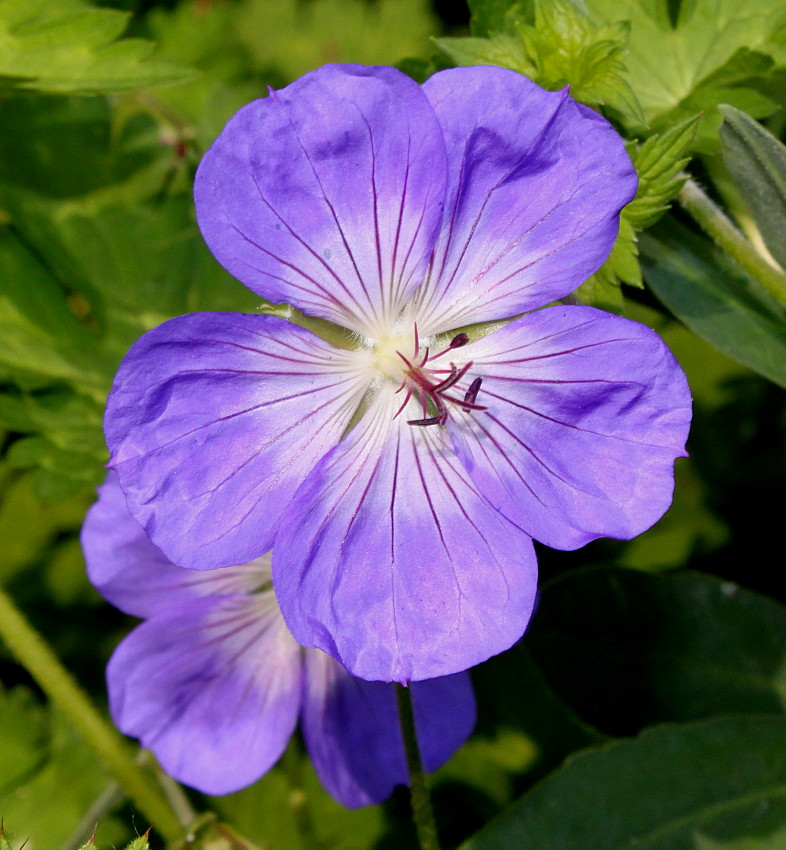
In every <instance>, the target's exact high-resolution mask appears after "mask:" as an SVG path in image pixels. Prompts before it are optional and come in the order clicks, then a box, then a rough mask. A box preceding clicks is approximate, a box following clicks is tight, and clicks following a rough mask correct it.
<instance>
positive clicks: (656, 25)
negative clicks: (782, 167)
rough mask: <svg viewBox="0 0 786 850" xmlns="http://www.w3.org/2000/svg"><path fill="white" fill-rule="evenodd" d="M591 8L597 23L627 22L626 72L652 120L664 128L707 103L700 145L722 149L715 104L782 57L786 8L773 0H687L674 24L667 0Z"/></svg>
mask: <svg viewBox="0 0 786 850" xmlns="http://www.w3.org/2000/svg"><path fill="white" fill-rule="evenodd" d="M586 8H587V11H588V14H589V16H590V18H591V19H593V20H594V21H595V22H596V23H598V24H609V23H614V22H617V21H628V22H629V24H630V27H631V29H630V40H629V44H628V48H629V50H628V53H627V54H626V56H625V65H626V67H627V71H628V73H627V75H626V79H627V81H628V83H629V84H630V85H631V87H632V88H633V90H634V91H635V93H636V95H637V97H638V100H639V102H640V104H641V107H642V110H643V112H644V115H645V117H646V119H647V121H648V122H649V123H650V125H651V126H653V127H654V128H655V129H660V128H666V127H669V126H671V125H673V124H675V123H677V122H678V121H680V120H683V119H684V118H687V117H689V116H690V115H693V114H695V113H696V112H697V111H699V110H702V109H703V110H707V115H706V116H705V118H704V121H703V122H702V126H701V128H700V131H699V133H698V135H697V138H696V143H697V144H701V146H702V147H703V148H708V149H709V148H711V147H712V144H713V142H714V146H715V149H717V140H714V138H713V133H714V130H715V128H716V126H717V121H718V120H719V117H718V113H717V111H716V110H715V106H716V105H717V104H718V103H722V102H728V91H729V89H730V88H731V87H736V86H740V87H743V88H745V82H746V81H748V80H750V79H751V78H755V77H757V76H758V75H761V74H762V73H764V72H765V64H767V63H768V62H771V61H772V59H773V58H775V59H776V60H777V61H782V58H783V57H782V54H783V48H782V46H781V45H780V44H779V43H778V41H777V39H776V35H777V34H778V32H779V30H780V29H781V28H782V27H783V24H784V21H785V20H786V10H784V8H783V7H782V6H781V5H780V4H777V3H772V2H770V0H750V2H746V3H738V2H737V0H695V2H690V3H682V4H681V5H680V7H679V15H678V18H677V23H676V26H672V24H671V21H670V17H669V4H668V2H667V0H648V2H645V0H586ZM746 92H747V94H746V95H745V97H747V98H748V99H749V100H750V99H751V98H753V97H755V98H756V100H757V105H758V109H765V110H766V109H771V108H774V107H773V104H772V102H771V101H769V100H768V99H767V98H765V97H764V95H762V94H760V93H759V92H758V91H757V90H756V87H755V86H753V87H747V88H746ZM759 117H761V116H759ZM713 125H715V126H713Z"/></svg>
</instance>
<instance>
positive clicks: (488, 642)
mask: <svg viewBox="0 0 786 850" xmlns="http://www.w3.org/2000/svg"><path fill="white" fill-rule="evenodd" d="M389 387H390V388H389ZM389 387H388V386H385V387H383V388H382V390H381V391H380V394H379V395H378V397H377V399H376V401H375V403H374V404H373V405H372V406H371V408H370V410H369V411H368V413H367V414H366V416H364V418H363V420H362V421H361V423H360V424H358V425H357V427H356V428H355V429H354V430H353V431H352V432H351V433H350V434H349V436H348V437H347V438H346V439H345V440H344V441H343V442H342V443H341V444H340V445H339V446H337V447H336V448H335V449H334V450H333V451H332V452H330V453H329V454H327V455H326V456H325V457H324V458H323V459H322V461H320V463H319V464H318V465H317V467H316V468H315V469H314V471H313V473H312V474H311V475H310V476H309V477H308V478H307V479H306V481H305V482H304V483H303V485H302V486H301V487H300V489H299V490H298V492H297V494H296V495H295V497H294V499H293V500H292V503H291V509H290V510H288V511H287V513H286V515H285V516H284V518H283V521H282V526H281V530H280V532H279V534H278V536H277V538H276V542H275V546H274V549H273V584H274V586H275V588H276V595H277V596H278V599H279V604H280V605H281V610H282V613H283V614H284V618H285V619H286V621H287V625H288V626H289V628H290V630H291V631H292V633H293V635H294V636H295V638H296V639H297V640H298V641H299V642H300V643H301V644H302V645H304V646H317V647H319V648H320V649H323V650H325V652H328V653H330V654H331V655H333V656H334V657H335V658H336V659H338V660H339V661H341V663H342V664H344V666H346V667H347V669H348V670H349V671H350V672H351V673H353V674H354V675H356V676H360V677H361V678H363V679H379V680H382V681H407V680H419V679H430V678H433V677H435V676H443V675H447V674H449V673H455V672H457V671H459V670H465V669H467V668H468V667H471V666H472V665H473V664H477V663H479V662H480V661H483V660H485V659H486V658H488V657H489V656H491V655H494V654H496V653H498V652H502V650H504V649H507V648H508V647H509V646H510V645H511V644H512V643H514V642H515V641H516V640H518V638H519V637H520V636H521V634H522V633H523V631H524V628H525V627H526V625H527V621H528V620H529V616H530V613H531V610H532V605H533V600H534V595H535V573H536V564H535V557H534V552H533V548H532V543H531V541H530V538H529V537H528V536H527V535H526V534H525V533H523V532H522V531H521V530H520V529H519V528H518V527H517V526H515V525H514V524H513V523H512V522H510V521H508V520H506V519H504V518H503V517H502V516H501V515H500V514H499V513H498V512H497V511H496V510H494V509H493V508H492V507H491V506H490V505H489V503H488V502H487V501H486V500H485V499H484V498H483V497H482V496H481V495H480V494H479V493H478V492H477V489H476V488H475V486H474V485H473V484H472V482H471V481H470V480H469V477H468V476H467V474H466V473H465V471H464V470H463V468H462V467H461V464H460V463H459V462H458V459H457V458H456V456H455V454H454V453H453V451H452V449H451V447H450V444H449V441H448V439H447V437H446V435H445V433H444V430H443V429H441V428H430V427H429V428H418V427H415V426H411V425H408V424H407V423H406V421H405V417H404V416H402V417H399V418H397V419H395V420H394V419H393V416H394V414H395V412H396V409H397V408H398V406H399V405H400V400H399V399H400V397H399V396H397V395H395V394H394V392H393V389H392V385H389Z"/></svg>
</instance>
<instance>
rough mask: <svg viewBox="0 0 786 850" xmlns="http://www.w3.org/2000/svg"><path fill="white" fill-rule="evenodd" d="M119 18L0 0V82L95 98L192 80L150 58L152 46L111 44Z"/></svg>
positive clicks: (121, 24)
mask: <svg viewBox="0 0 786 850" xmlns="http://www.w3.org/2000/svg"><path fill="white" fill-rule="evenodd" d="M127 23H128V17H127V16H126V14H124V13H123V12H118V11H115V10H111V9H97V8H95V7H93V6H91V5H90V4H88V3H86V2H83V0H0V82H2V83H4V84H5V85H7V86H9V85H10V86H19V87H21V88H30V89H37V90H39V91H47V92H68V93H73V94H95V93H100V92H111V91H122V90H125V89H133V88H141V87H143V86H152V85H160V84H165V83H176V82H181V81H182V80H187V79H189V78H191V77H193V76H194V72H193V71H191V70H190V69H187V68H179V67H177V66H175V65H169V64H167V63H164V62H159V61H157V60H155V59H151V58H150V54H151V52H152V51H153V47H154V46H153V44H152V43H151V42H148V41H143V40H142V39H130V38H127V39H121V40H119V41H118V40H117V39H118V38H119V37H120V35H121V34H122V32H123V30H124V29H125V28H126V25H127Z"/></svg>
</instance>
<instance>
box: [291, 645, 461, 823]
mask: <svg viewBox="0 0 786 850" xmlns="http://www.w3.org/2000/svg"><path fill="white" fill-rule="evenodd" d="M394 687H395V686H394V685H392V684H390V683H388V682H366V681H364V680H363V679H357V678H355V677H354V676H351V675H350V674H349V673H347V671H346V670H345V669H344V668H343V667H342V666H341V665H340V664H339V663H338V662H336V661H334V660H333V659H332V658H331V657H330V656H329V655H326V654H325V653H324V652H321V651H320V650H318V649H312V650H307V652H306V668H305V677H304V696H303V714H302V724H303V736H304V738H305V741H306V747H307V748H308V752H309V755H310V756H311V760H312V761H313V763H314V768H315V769H316V771H317V774H318V775H319V778H320V779H321V781H322V784H323V785H324V786H325V787H326V788H327V789H328V791H329V792H330V793H331V794H332V795H333V796H334V797H335V798H336V799H337V800H338V801H339V802H340V803H342V804H343V805H345V806H347V807H348V808H357V807H358V806H369V805H372V804H374V803H381V802H382V801H383V800H385V799H386V798H387V797H389V796H390V794H391V792H392V791H393V789H394V788H395V787H396V785H406V784H408V778H407V766H406V759H405V756H404V742H403V739H402V736H401V726H400V723H399V717H398V709H397V707H396V694H395V690H394ZM411 688H412V699H413V703H414V713H415V727H416V730H417V733H418V744H419V747H420V751H421V756H422V759H423V763H424V767H425V769H426V770H427V771H434V770H437V768H439V767H440V766H441V765H442V764H444V763H445V762H446V761H447V760H448V759H449V758H450V756H451V755H453V753H454V752H455V751H456V750H457V749H458V748H459V747H460V746H461V745H462V744H463V743H464V742H465V741H466V739H467V738H468V737H469V735H470V733H471V732H472V728H473V726H474V725H475V698H474V695H473V693H472V684H471V682H470V678H469V674H467V673H457V674H455V675H454V676H443V677H441V678H439V679H430V680H428V681H426V682H413V683H412V685H411Z"/></svg>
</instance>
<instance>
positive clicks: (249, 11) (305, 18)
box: [236, 0, 438, 83]
mask: <svg viewBox="0 0 786 850" xmlns="http://www.w3.org/2000/svg"><path fill="white" fill-rule="evenodd" d="M236 21H237V22H236V33H237V36H238V37H239V40H240V43H241V44H242V45H243V46H244V47H245V49H246V51H247V52H248V54H249V56H250V57H251V59H252V62H253V66H254V68H255V69H256V70H257V71H260V72H263V73H265V75H266V77H267V78H269V77H270V71H271V69H273V70H274V71H276V72H278V75H279V81H280V82H281V83H284V82H289V81H290V80H293V79H295V78H296V77H299V76H301V75H302V74H304V73H306V72H307V71H310V70H312V69H313V68H315V67H317V66H319V65H322V64H324V63H325V62H348V61H351V62H358V63H361V64H366V65H376V64H392V63H393V62H396V61H398V60H399V59H401V58H402V57H405V56H413V55H414V56H417V55H419V54H422V53H424V52H427V51H428V48H429V38H430V36H432V35H436V34H437V32H438V24H437V21H436V20H435V18H434V15H433V12H432V11H431V6H430V4H429V2H428V0H378V1H377V2H375V3H367V2H365V0H320V2H318V3H301V2H299V0H244V2H243V3H242V4H241V5H240V8H239V10H238V16H237V19H236Z"/></svg>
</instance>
